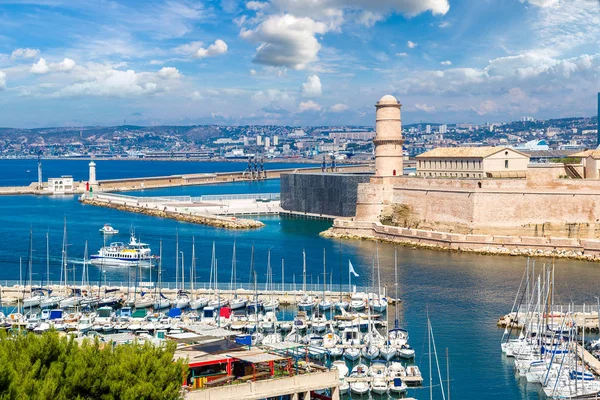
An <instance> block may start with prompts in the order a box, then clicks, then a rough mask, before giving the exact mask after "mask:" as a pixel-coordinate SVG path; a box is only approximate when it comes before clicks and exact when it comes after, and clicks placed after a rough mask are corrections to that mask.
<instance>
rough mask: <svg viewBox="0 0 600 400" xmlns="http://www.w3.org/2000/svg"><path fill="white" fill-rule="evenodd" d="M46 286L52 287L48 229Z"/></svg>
mask: <svg viewBox="0 0 600 400" xmlns="http://www.w3.org/2000/svg"><path fill="white" fill-rule="evenodd" d="M86 243H87V242H86ZM46 288H50V238H49V234H48V232H47V231H46Z"/></svg>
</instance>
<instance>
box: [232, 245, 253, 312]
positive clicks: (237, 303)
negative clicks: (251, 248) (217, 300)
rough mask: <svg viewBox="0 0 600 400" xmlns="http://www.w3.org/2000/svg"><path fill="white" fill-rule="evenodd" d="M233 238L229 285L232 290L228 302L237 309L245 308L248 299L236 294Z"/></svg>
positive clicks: (235, 262)
mask: <svg viewBox="0 0 600 400" xmlns="http://www.w3.org/2000/svg"><path fill="white" fill-rule="evenodd" d="M235 255H236V253H235V240H234V241H233V256H232V257H231V285H230V290H232V291H233V299H231V301H230V302H229V308H231V309H232V310H239V309H244V308H246V304H247V303H248V300H246V299H244V298H241V297H238V294H237V261H236V257H235Z"/></svg>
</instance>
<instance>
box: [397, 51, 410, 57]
mask: <svg viewBox="0 0 600 400" xmlns="http://www.w3.org/2000/svg"><path fill="white" fill-rule="evenodd" d="M396 55H397V56H398V57H406V56H407V55H408V53H404V52H402V53H396Z"/></svg>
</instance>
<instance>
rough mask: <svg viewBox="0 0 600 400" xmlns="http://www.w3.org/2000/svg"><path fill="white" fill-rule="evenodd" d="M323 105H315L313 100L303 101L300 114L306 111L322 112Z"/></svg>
mask: <svg viewBox="0 0 600 400" xmlns="http://www.w3.org/2000/svg"><path fill="white" fill-rule="evenodd" d="M321 108H322V107H321V105H320V104H319V103H315V102H314V101H312V100H308V101H303V102H301V103H300V104H299V105H298V112H299V113H303V112H306V111H321Z"/></svg>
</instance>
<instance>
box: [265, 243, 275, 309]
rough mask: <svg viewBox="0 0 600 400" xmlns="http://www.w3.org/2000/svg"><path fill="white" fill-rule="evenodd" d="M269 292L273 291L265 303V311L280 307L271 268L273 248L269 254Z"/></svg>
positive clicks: (267, 288)
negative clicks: (274, 292) (274, 289)
mask: <svg viewBox="0 0 600 400" xmlns="http://www.w3.org/2000/svg"><path fill="white" fill-rule="evenodd" d="M266 290H267V293H271V296H270V298H269V300H267V301H265V302H264V303H263V309H264V310H265V311H275V310H277V309H278V308H279V300H277V299H276V298H275V296H274V294H273V271H272V270H271V250H269V253H268V255H267V287H266Z"/></svg>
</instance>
